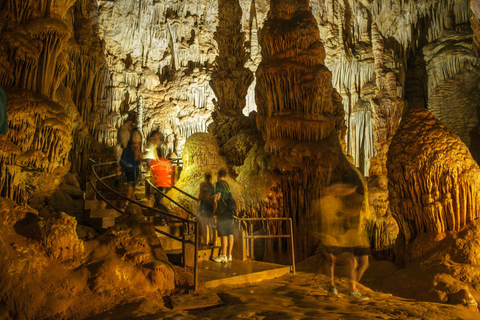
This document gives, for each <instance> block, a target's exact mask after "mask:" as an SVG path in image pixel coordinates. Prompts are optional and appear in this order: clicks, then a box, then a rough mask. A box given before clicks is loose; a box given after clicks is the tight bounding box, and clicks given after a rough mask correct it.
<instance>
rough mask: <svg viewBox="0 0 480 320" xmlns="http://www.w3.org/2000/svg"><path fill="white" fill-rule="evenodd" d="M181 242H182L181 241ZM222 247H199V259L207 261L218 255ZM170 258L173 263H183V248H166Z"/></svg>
mask: <svg viewBox="0 0 480 320" xmlns="http://www.w3.org/2000/svg"><path fill="white" fill-rule="evenodd" d="M180 244H181V243H180ZM219 252H220V247H209V248H199V249H198V261H206V260H210V259H212V258H215V257H217V256H218V254H219ZM165 253H166V254H167V257H168V260H169V261H170V262H171V263H173V264H178V265H180V264H182V258H183V254H182V249H181V248H180V249H175V250H166V251H165Z"/></svg>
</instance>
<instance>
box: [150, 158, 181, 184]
mask: <svg viewBox="0 0 480 320" xmlns="http://www.w3.org/2000/svg"><path fill="white" fill-rule="evenodd" d="M150 170H151V171H152V176H153V179H152V182H153V184H154V186H155V187H171V186H173V184H174V178H175V175H174V171H173V165H172V163H171V162H170V160H168V159H165V158H160V159H159V160H154V161H153V163H152V165H151V166H150Z"/></svg>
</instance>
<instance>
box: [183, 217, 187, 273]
mask: <svg viewBox="0 0 480 320" xmlns="http://www.w3.org/2000/svg"><path fill="white" fill-rule="evenodd" d="M184 225H186V224H184ZM186 235H187V234H186V233H185V230H184V231H183V234H182V265H183V267H184V268H186V267H187V259H186V258H187V257H186V255H187V250H186V248H185V241H187V239H186V238H187V237H186Z"/></svg>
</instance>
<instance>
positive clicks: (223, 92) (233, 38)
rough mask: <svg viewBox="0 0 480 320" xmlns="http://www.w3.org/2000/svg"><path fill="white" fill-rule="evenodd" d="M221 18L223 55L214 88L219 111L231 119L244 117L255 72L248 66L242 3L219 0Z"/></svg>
mask: <svg viewBox="0 0 480 320" xmlns="http://www.w3.org/2000/svg"><path fill="white" fill-rule="evenodd" d="M218 6H219V8H220V10H219V17H218V20H219V22H218V26H217V31H216V32H215V35H214V38H215V40H216V41H217V44H218V48H219V55H218V56H217V57H216V59H215V62H216V64H217V68H216V70H215V71H214V72H213V73H212V80H211V82H210V86H211V87H212V89H213V92H214V93H215V96H216V97H217V99H218V102H217V106H218V110H219V111H220V112H221V113H223V114H225V115H229V116H236V115H241V114H242V110H243V109H244V107H245V97H246V95H247V92H248V88H249V86H250V84H251V83H252V82H253V74H252V72H251V71H250V70H249V69H247V68H246V67H245V63H246V62H247V55H246V53H245V48H244V40H245V35H244V33H243V32H241V18H242V9H241V8H240V5H239V3H238V0H219V1H218Z"/></svg>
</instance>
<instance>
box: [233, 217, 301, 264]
mask: <svg viewBox="0 0 480 320" xmlns="http://www.w3.org/2000/svg"><path fill="white" fill-rule="evenodd" d="M234 219H235V220H237V221H238V227H239V229H241V226H242V222H244V224H245V225H246V223H248V222H253V221H288V228H289V229H290V233H289V234H262V235H252V234H249V233H248V230H247V228H245V229H244V230H245V233H246V235H245V236H244V238H245V239H250V249H252V248H253V241H254V240H255V239H282V238H290V247H291V254H292V273H295V272H296V271H295V243H294V240H293V237H294V236H293V224H292V218H284V217H271V218H240V217H237V216H234Z"/></svg>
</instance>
